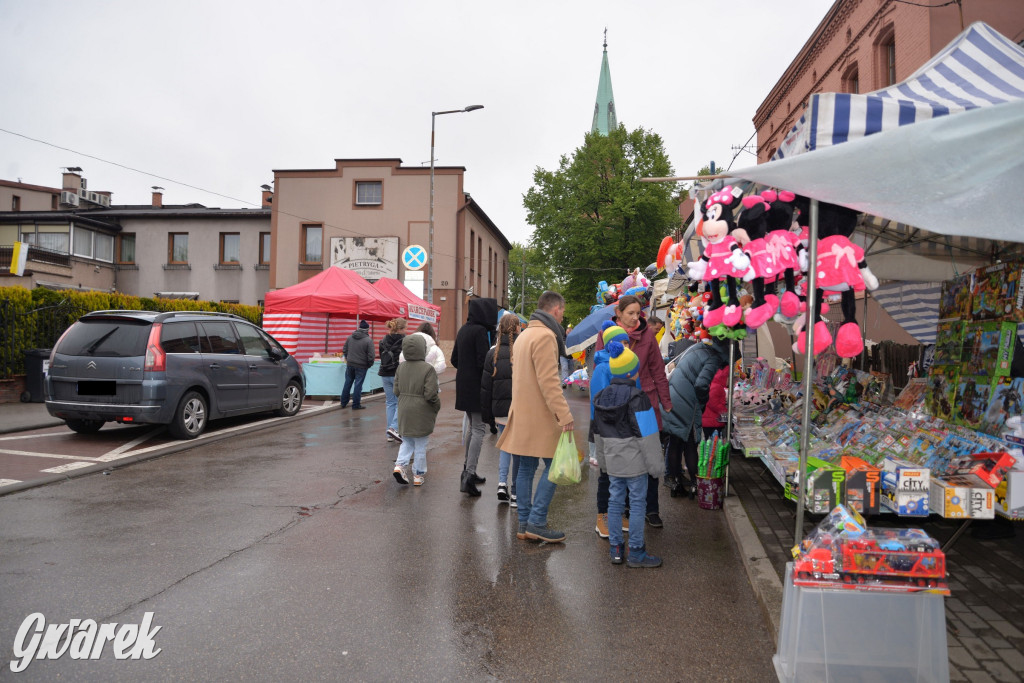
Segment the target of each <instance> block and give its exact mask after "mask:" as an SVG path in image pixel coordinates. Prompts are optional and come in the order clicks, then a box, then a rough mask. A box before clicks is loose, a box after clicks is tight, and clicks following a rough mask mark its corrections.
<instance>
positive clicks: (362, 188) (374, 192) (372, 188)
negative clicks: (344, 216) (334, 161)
mask: <svg viewBox="0 0 1024 683" xmlns="http://www.w3.org/2000/svg"><path fill="white" fill-rule="evenodd" d="M383 185H384V183H382V182H381V181H379V180H372V181H360V182H356V205H357V206H380V205H381V204H382V203H383V193H384V188H383Z"/></svg>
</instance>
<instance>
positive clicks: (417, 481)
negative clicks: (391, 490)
mask: <svg viewBox="0 0 1024 683" xmlns="http://www.w3.org/2000/svg"><path fill="white" fill-rule="evenodd" d="M425 476H427V475H425V474H414V475H412V485H413V486H423V478H424V477H425Z"/></svg>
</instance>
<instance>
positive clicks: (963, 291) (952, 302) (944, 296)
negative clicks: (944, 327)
mask: <svg viewBox="0 0 1024 683" xmlns="http://www.w3.org/2000/svg"><path fill="white" fill-rule="evenodd" d="M973 287H974V274H973V273H967V274H965V275H961V276H959V277H955V278H953V279H952V280H946V281H945V282H943V283H942V290H941V293H940V295H939V319H940V320H941V319H945V318H957V319H959V320H967V319H968V318H969V317H970V315H971V290H972V289H973Z"/></svg>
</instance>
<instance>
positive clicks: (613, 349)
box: [608, 341, 640, 377]
mask: <svg viewBox="0 0 1024 683" xmlns="http://www.w3.org/2000/svg"><path fill="white" fill-rule="evenodd" d="M608 354H609V355H610V356H611V359H610V360H609V361H608V368H609V369H610V370H611V371H612V374H613V375H615V376H616V377H635V376H636V374H637V370H638V368H639V367H640V359H639V358H637V357H636V354H635V353H633V352H632V351H631V350H630V349H629V347H628V346H623V345H622V343H621V342H617V341H613V342H612V343H610V344H609V345H608Z"/></svg>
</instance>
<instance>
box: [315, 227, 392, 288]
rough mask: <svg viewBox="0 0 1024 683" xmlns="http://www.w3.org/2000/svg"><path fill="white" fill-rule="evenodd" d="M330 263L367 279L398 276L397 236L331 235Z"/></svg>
mask: <svg viewBox="0 0 1024 683" xmlns="http://www.w3.org/2000/svg"><path fill="white" fill-rule="evenodd" d="M331 265H332V266H338V267H339V268H345V269H346V270H354V271H355V272H357V273H359V274H360V275H361V276H362V277H364V278H366V279H367V280H379V279H380V278H382V277H392V278H397V277H398V238H397V237H332V238H331Z"/></svg>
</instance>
